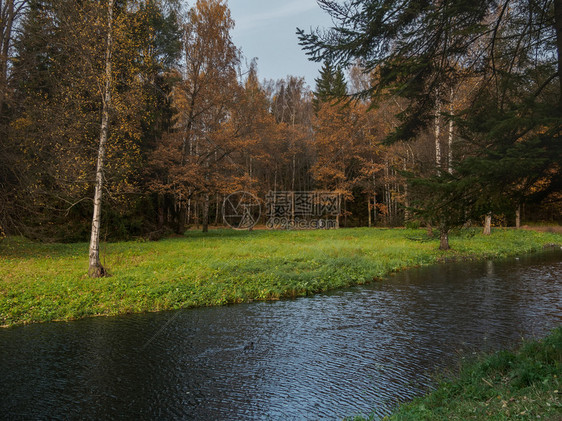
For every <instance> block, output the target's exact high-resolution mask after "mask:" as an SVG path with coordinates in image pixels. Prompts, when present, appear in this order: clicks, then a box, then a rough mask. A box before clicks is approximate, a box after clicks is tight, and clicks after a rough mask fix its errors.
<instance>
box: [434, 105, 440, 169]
mask: <svg viewBox="0 0 562 421" xmlns="http://www.w3.org/2000/svg"><path fill="white" fill-rule="evenodd" d="M440 114H441V102H440V101H439V99H437V103H436V104H435V166H436V167H437V168H440V167H441V143H440V141H439V138H440V137H441V121H440V117H441V116H440Z"/></svg>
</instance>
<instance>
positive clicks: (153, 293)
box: [0, 228, 562, 327]
mask: <svg viewBox="0 0 562 421" xmlns="http://www.w3.org/2000/svg"><path fill="white" fill-rule="evenodd" d="M450 242H451V247H452V248H453V250H451V251H448V252H443V251H439V250H438V249H437V247H438V239H436V238H428V237H427V234H426V232H425V230H410V229H369V228H357V229H341V230H332V231H296V232H295V231H290V232H286V231H252V232H246V231H232V230H213V231H211V232H209V233H207V234H202V233H199V232H188V233H186V235H185V236H184V237H181V238H171V239H166V240H161V241H158V242H123V243H111V244H104V245H102V249H101V256H102V262H103V263H104V265H105V266H106V267H107V268H108V270H109V272H110V273H111V275H112V276H110V277H106V278H101V279H90V278H88V277H87V275H86V272H87V264H88V256H87V255H88V245H87V244H86V243H80V244H38V243H32V242H30V241H27V240H24V239H21V238H8V239H5V240H3V241H2V242H1V243H0V325H2V326H3V327H5V326H13V325H20V324H27V323H37V322H46V321H54V320H74V319H78V318H83V317H90V316H102V315H117V314H126V313H137V312H146V311H159V310H171V309H179V308H187V307H198V306H210V305H224V304H231V303H241V302H249V301H253V300H276V299H280V298H289V297H297V296H304V295H308V294H312V293H316V292H321V291H326V290H328V289H335V288H343V287H347V286H351V285H356V284H363V283H367V282H371V281H373V280H377V279H381V278H383V277H385V276H387V275H389V274H390V273H392V272H395V271H398V270H402V269H405V268H408V267H414V266H421V265H429V264H433V263H437V262H441V261H448V260H456V259H484V258H498V257H507V256H516V255H520V254H523V253H529V252H533V251H538V250H541V249H542V248H543V247H544V246H545V245H547V244H561V243H562V235H559V234H555V233H543V232H534V231H523V230H519V231H516V230H500V229H496V230H494V231H493V233H492V235H491V236H483V235H481V234H480V230H463V231H459V232H457V233H456V234H453V235H452V236H451V240H450Z"/></svg>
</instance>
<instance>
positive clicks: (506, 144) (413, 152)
mask: <svg viewBox="0 0 562 421" xmlns="http://www.w3.org/2000/svg"><path fill="white" fill-rule="evenodd" d="M379 3H381V2H379V1H352V2H348V3H343V2H332V1H328V0H321V1H319V5H320V6H321V7H323V8H324V9H325V10H326V12H327V13H330V14H331V15H332V16H333V19H334V21H335V22H339V26H335V27H334V28H331V29H327V30H322V29H318V30H317V31H315V32H308V33H307V32H305V31H303V30H300V29H299V30H298V39H297V34H296V35H295V42H300V43H301V45H302V46H303V49H304V50H305V51H306V52H307V53H308V54H309V55H310V57H311V59H313V60H316V61H319V62H321V63H322V69H321V71H320V73H319V74H318V77H317V79H316V86H314V87H312V88H311V87H308V86H307V85H306V83H305V81H304V78H302V77H299V76H297V75H288V76H287V77H286V78H285V79H282V80H260V75H259V68H258V66H257V61H256V60H255V59H253V58H251V57H244V56H243V55H242V53H241V49H240V48H239V47H238V46H236V45H234V44H233V42H232V39H231V32H232V30H233V28H234V25H235V22H234V21H233V19H232V18H231V16H230V12H229V9H228V4H227V2H226V1H224V0H197V1H196V2H195V3H194V4H189V5H187V4H183V3H181V2H179V1H174V0H104V1H89V0H81V1H70V0H2V1H0V13H1V14H2V15H1V20H0V24H1V26H2V27H1V28H0V36H1V38H0V233H1V235H3V236H5V235H23V236H26V237H29V238H32V239H38V240H42V241H58V242H76V241H84V240H87V239H88V238H89V237H90V235H92V232H93V229H92V220H94V225H96V224H97V228H96V230H97V233H96V235H98V236H101V238H102V239H103V240H108V241H109V240H117V239H130V238H149V239H158V238H161V237H164V236H166V235H170V234H173V233H180V234H181V233H183V232H184V231H185V230H186V229H188V228H199V229H202V230H203V231H207V230H208V228H209V225H222V215H221V212H222V203H223V200H224V198H225V197H226V196H227V195H229V194H230V193H232V192H236V191H246V192H251V193H253V194H254V195H256V196H257V197H259V198H260V199H262V200H265V197H266V195H267V193H268V192H269V191H315V190H317V191H331V192H336V193H338V194H340V196H341V198H342V211H341V215H340V224H341V226H342V227H354V226H367V225H368V226H404V225H406V226H412V227H416V226H420V225H422V226H426V225H427V226H430V227H431V226H433V227H436V228H438V229H439V231H440V232H441V234H442V236H443V234H445V235H446V234H447V233H448V232H449V230H450V229H452V228H454V227H456V226H463V225H465V226H466V225H467V224H473V225H480V224H482V223H483V222H484V220H485V219H487V220H488V221H492V223H493V224H496V225H502V226H511V225H519V224H520V223H521V222H520V221H521V218H523V219H524V220H525V221H551V222H552V221H557V220H559V219H560V214H561V209H562V207H561V198H562V195H561V193H560V192H561V189H560V187H561V181H562V178H561V176H560V162H562V156H561V155H562V154H561V150H562V148H561V145H560V131H561V130H560V128H561V125H560V124H561V115H562V100H561V91H560V89H561V88H560V60H559V57H560V50H561V49H562V46H561V45H562V34H561V26H562V17H561V13H562V6H561V5H560V1H546V0H543V1H505V2H498V1H485V2H468V1H466V0H457V1H445V2H435V3H432V2H430V3H431V4H426V2H417V1H412V2H407V3H408V5H407V6H404V7H402V6H400V5H399V4H398V2H386V3H388V5H387V6H388V7H386V8H380V7H376V6H377V5H378V6H380V5H379ZM386 3H385V4H386ZM473 3H478V4H473ZM295 30H296V31H297V29H295ZM96 221H97V222H96Z"/></svg>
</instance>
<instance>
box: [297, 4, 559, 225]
mask: <svg viewBox="0 0 562 421" xmlns="http://www.w3.org/2000/svg"><path fill="white" fill-rule="evenodd" d="M320 4H321V6H322V7H323V8H325V9H326V10H328V12H329V13H330V14H331V15H332V17H333V18H334V19H335V20H339V22H340V24H339V25H338V26H336V27H335V28H333V29H331V30H329V31H327V32H325V33H320V32H315V33H309V34H305V33H304V31H302V30H298V34H299V38H300V41H301V45H303V46H304V48H305V50H306V51H307V52H308V54H310V55H311V58H312V59H313V60H316V61H322V60H324V61H325V60H329V61H331V62H332V63H338V64H339V65H344V66H345V65H349V64H353V63H354V62H356V61H360V62H361V63H362V64H363V66H364V68H365V71H366V72H368V73H372V74H373V75H374V76H375V77H373V79H372V80H373V84H372V86H371V87H369V88H368V89H366V90H364V91H362V92H359V93H358V96H363V97H371V98H375V100H376V99H380V98H382V97H383V96H393V97H397V96H400V97H403V98H404V99H405V100H406V102H405V107H404V109H403V111H402V112H401V114H400V118H401V124H400V125H398V127H397V129H396V130H395V131H394V133H393V134H392V135H391V136H389V137H388V138H387V141H388V142H393V141H397V140H409V139H415V138H416V137H417V136H418V135H419V134H420V133H421V132H422V130H424V129H425V128H427V127H428V126H429V125H430V124H432V123H433V121H435V118H436V117H435V116H436V110H437V115H439V114H440V112H439V110H440V109H441V107H440V104H442V103H443V102H444V98H443V96H444V92H447V91H448V90H449V89H450V88H451V87H452V86H453V85H454V84H458V83H473V84H474V86H475V89H474V93H473V95H472V98H470V101H468V102H467V104H466V106H465V107H464V109H461V110H459V112H458V113H457V115H456V116H453V115H450V116H448V117H447V118H454V119H455V122H456V123H457V124H456V126H457V128H458V130H457V131H458V133H457V136H458V140H457V142H456V146H457V147H458V148H459V150H458V151H457V152H456V156H457V159H456V160H455V161H454V162H453V165H452V166H451V167H450V172H451V173H453V174H456V175H455V176H451V177H449V176H445V174H443V173H442V171H441V170H438V174H437V175H435V170H434V171H432V173H425V174H423V173H421V174H420V173H418V174H417V175H416V176H417V178H418V179H419V178H420V177H422V179H425V180H426V193H427V192H429V191H432V192H433V193H432V194H429V193H427V194H425V200H422V202H423V204H422V209H424V210H426V211H429V210H431V209H433V212H432V213H433V217H434V218H437V220H438V221H439V224H440V226H442V227H443V230H445V232H444V233H443V234H446V232H447V231H448V229H449V228H450V227H451V225H452V224H453V220H454V223H455V224H459V223H461V222H462V220H463V218H450V217H449V216H450V213H451V211H452V210H453V207H457V208H458V209H459V212H454V213H456V214H458V215H465V216H469V215H472V216H474V217H478V216H479V215H484V214H487V213H488V212H490V211H491V210H493V209H498V208H501V207H502V206H503V205H504V203H506V202H509V201H510V200H515V198H518V200H520V198H521V196H524V195H525V194H526V193H527V192H528V189H529V186H533V185H537V183H538V182H540V185H541V188H540V190H541V192H542V194H548V193H549V192H553V191H556V190H557V189H559V188H560V175H559V174H560V171H559V162H561V161H562V148H561V146H560V145H561V141H560V133H561V123H562V118H561V116H562V112H561V111H562V95H561V90H560V85H561V84H560V76H561V71H560V69H561V65H560V56H561V50H562V2H561V1H559V0H556V1H550V0H541V1H530V0H512V1H506V2H497V1H495V0H486V1H481V2H474V1H470V0H445V1H442V2H422V1H418V0H409V1H406V2H400V1H386V0H364V1H353V2H350V3H346V4H345V5H341V4H339V3H336V2H334V1H330V0H320ZM461 176H462V177H461ZM467 179H469V180H470V181H471V183H470V186H471V188H470V189H469V188H468V186H469V185H468V184H466V182H465V180H467ZM473 187H474V188H473ZM476 187H477V188H476ZM526 189H527V192H526ZM451 192H455V194H451ZM468 193H470V194H471V195H472V197H470V198H467V200H448V199H447V198H448V197H456V196H458V195H462V196H466V195H467V194H468ZM436 202H441V203H447V206H443V207H435V206H433V204H434V203H436ZM437 209H440V211H438V210H437Z"/></svg>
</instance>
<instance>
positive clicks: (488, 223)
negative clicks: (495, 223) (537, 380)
mask: <svg viewBox="0 0 562 421" xmlns="http://www.w3.org/2000/svg"><path fill="white" fill-rule="evenodd" d="M491 233H492V214H491V213H487V214H486V218H485V219H484V235H490V234H491Z"/></svg>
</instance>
